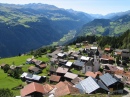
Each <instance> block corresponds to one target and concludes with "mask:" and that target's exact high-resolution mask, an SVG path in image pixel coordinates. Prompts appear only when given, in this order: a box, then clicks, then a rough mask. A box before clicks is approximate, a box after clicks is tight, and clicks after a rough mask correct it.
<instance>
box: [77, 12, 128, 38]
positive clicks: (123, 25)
mask: <svg viewBox="0 0 130 97" xmlns="http://www.w3.org/2000/svg"><path fill="white" fill-rule="evenodd" d="M129 27H130V14H127V15H124V16H121V17H120V18H118V19H116V20H114V21H112V20H108V19H95V20H93V21H92V22H90V23H87V24H86V25H84V26H83V28H82V29H81V30H80V31H79V36H82V35H97V36H101V35H103V36H106V35H110V36H116V35H120V34H122V33H123V32H125V31H126V30H128V29H129Z"/></svg>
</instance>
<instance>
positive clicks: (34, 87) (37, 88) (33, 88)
mask: <svg viewBox="0 0 130 97" xmlns="http://www.w3.org/2000/svg"><path fill="white" fill-rule="evenodd" d="M33 92H39V93H42V94H44V93H45V91H44V88H43V85H42V84H39V83H35V82H32V83H30V84H28V85H26V86H25V87H24V88H23V89H21V90H20V94H21V96H22V97H24V96H26V95H29V94H31V93H33Z"/></svg>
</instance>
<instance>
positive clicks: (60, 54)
mask: <svg viewBox="0 0 130 97" xmlns="http://www.w3.org/2000/svg"><path fill="white" fill-rule="evenodd" d="M57 56H58V58H61V59H64V58H65V57H66V54H65V53H58V54H57Z"/></svg>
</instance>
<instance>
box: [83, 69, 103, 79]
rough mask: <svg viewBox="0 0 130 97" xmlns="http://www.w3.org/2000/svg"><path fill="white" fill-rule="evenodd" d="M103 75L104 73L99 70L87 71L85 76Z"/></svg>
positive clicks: (95, 76) (96, 76) (97, 76)
mask: <svg viewBox="0 0 130 97" xmlns="http://www.w3.org/2000/svg"><path fill="white" fill-rule="evenodd" d="M101 75H102V73H101V72H100V71H98V72H91V71H87V72H86V73H85V76H86V77H89V76H91V77H93V78H96V79H98V78H99V76H101Z"/></svg>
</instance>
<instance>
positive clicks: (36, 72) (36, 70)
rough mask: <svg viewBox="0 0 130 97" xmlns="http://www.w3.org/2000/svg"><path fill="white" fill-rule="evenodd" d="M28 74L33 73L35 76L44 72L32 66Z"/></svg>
mask: <svg viewBox="0 0 130 97" xmlns="http://www.w3.org/2000/svg"><path fill="white" fill-rule="evenodd" d="M28 72H30V73H33V74H39V73H41V72H42V70H41V69H39V68H38V67H35V66H30V67H29V68H28Z"/></svg>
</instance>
